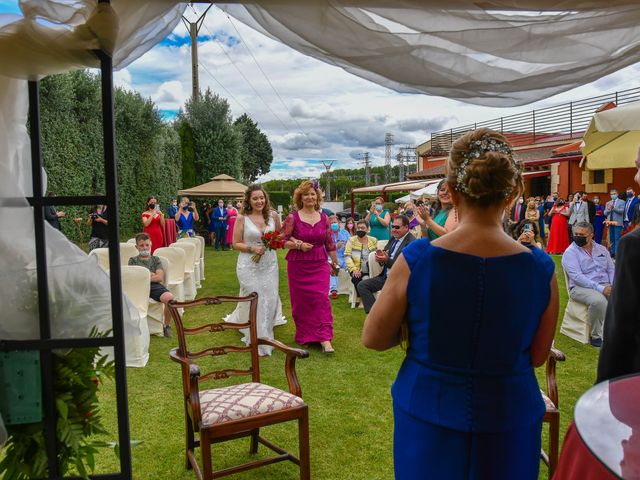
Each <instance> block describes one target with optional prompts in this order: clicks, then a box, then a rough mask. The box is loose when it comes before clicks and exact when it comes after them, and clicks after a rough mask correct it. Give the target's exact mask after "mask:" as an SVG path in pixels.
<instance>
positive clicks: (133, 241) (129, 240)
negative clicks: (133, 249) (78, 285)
mask: <svg viewBox="0 0 640 480" xmlns="http://www.w3.org/2000/svg"><path fill="white" fill-rule="evenodd" d="M127 243H133V244H134V245H135V244H136V239H135V238H130V239H128V240H127Z"/></svg>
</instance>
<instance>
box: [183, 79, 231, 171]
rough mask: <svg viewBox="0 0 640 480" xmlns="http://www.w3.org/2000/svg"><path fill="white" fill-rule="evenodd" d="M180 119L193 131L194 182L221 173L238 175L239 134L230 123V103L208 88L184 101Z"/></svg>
mask: <svg viewBox="0 0 640 480" xmlns="http://www.w3.org/2000/svg"><path fill="white" fill-rule="evenodd" d="M182 119H184V120H185V121H187V122H188V123H189V126H190V127H191V130H192V132H193V145H194V151H195V162H194V164H195V179H196V183H204V182H206V181H208V180H209V179H210V178H211V177H214V176H216V175H219V174H221V173H226V174H228V175H231V176H232V177H236V178H239V177H240V174H241V168H240V165H241V162H240V156H241V149H242V137H241V136H240V134H239V133H238V132H237V131H236V129H235V128H234V126H233V124H232V123H231V112H230V108H229V103H228V102H227V101H226V100H225V99H224V98H222V97H220V96H218V95H217V94H214V93H212V92H211V90H210V89H208V88H207V90H206V91H205V92H204V94H200V95H199V96H198V98H196V99H193V98H191V99H189V100H188V101H187V103H186V104H185V111H184V113H183V114H182V115H181V118H180V119H179V121H180V120H182Z"/></svg>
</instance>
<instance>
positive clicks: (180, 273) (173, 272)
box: [154, 247, 185, 302]
mask: <svg viewBox="0 0 640 480" xmlns="http://www.w3.org/2000/svg"><path fill="white" fill-rule="evenodd" d="M154 254H155V255H157V256H158V257H162V258H165V259H166V260H167V262H169V272H168V273H167V272H165V276H166V280H167V288H168V289H169V291H170V292H171V293H173V296H174V297H176V300H178V301H179V302H184V258H185V252H184V250H182V249H180V248H171V247H162V248H157V249H156V251H155V252H154Z"/></svg>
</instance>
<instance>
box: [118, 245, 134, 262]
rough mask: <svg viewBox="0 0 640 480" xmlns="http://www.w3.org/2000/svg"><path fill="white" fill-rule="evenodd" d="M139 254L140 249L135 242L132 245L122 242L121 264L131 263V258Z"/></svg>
mask: <svg viewBox="0 0 640 480" xmlns="http://www.w3.org/2000/svg"><path fill="white" fill-rule="evenodd" d="M137 256H138V249H137V248H136V246H135V244H133V245H132V244H130V243H126V242H120V265H123V266H126V265H129V259H130V258H131V257H137Z"/></svg>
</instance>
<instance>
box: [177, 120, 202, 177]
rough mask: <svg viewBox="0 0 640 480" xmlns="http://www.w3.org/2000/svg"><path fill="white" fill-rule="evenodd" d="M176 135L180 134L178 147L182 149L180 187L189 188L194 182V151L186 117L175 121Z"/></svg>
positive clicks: (191, 133)
mask: <svg viewBox="0 0 640 480" xmlns="http://www.w3.org/2000/svg"><path fill="white" fill-rule="evenodd" d="M176 125H177V130H178V135H180V148H181V151H182V188H191V187H193V186H195V185H197V182H196V151H195V147H194V145H193V130H191V127H190V126H189V122H187V120H186V119H184V118H183V119H180V120H178V122H177V124H176Z"/></svg>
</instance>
